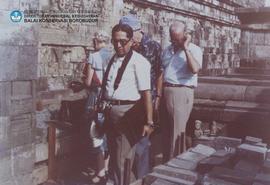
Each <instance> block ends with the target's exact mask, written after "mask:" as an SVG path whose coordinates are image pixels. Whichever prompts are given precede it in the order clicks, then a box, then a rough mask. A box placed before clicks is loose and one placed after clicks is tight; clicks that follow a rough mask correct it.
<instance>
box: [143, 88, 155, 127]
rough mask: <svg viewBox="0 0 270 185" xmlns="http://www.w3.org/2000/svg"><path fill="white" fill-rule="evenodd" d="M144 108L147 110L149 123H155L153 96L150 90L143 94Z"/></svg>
mask: <svg viewBox="0 0 270 185" xmlns="http://www.w3.org/2000/svg"><path fill="white" fill-rule="evenodd" d="M142 95H143V101H144V106H145V110H146V119H147V123H152V122H153V106H152V95H151V91H150V90H145V91H143V92H142Z"/></svg>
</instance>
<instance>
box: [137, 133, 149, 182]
mask: <svg viewBox="0 0 270 185" xmlns="http://www.w3.org/2000/svg"><path fill="white" fill-rule="evenodd" d="M149 152H150V141H149V138H148V137H143V138H142V139H141V140H140V141H139V142H138V143H137V144H136V152H135V160H134V163H135V164H134V165H135V175H136V178H137V179H141V178H142V177H144V176H145V175H146V174H147V173H149V170H150V166H149V165H150V160H149V155H150V153H149Z"/></svg>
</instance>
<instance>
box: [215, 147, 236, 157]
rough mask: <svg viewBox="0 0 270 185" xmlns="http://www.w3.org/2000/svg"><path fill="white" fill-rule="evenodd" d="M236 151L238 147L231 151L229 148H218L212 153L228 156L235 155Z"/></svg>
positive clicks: (216, 155) (217, 155)
mask: <svg viewBox="0 0 270 185" xmlns="http://www.w3.org/2000/svg"><path fill="white" fill-rule="evenodd" d="M235 152H236V149H235V148H233V149H231V150H229V151H227V150H217V151H216V152H215V153H213V154H212V156H215V157H226V156H229V155H234V154H235Z"/></svg>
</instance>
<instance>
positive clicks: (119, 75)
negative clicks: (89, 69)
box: [101, 50, 133, 99]
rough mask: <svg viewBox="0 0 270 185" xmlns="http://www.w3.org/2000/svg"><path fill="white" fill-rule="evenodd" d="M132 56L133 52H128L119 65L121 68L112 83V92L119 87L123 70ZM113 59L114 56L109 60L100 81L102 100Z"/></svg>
mask: <svg viewBox="0 0 270 185" xmlns="http://www.w3.org/2000/svg"><path fill="white" fill-rule="evenodd" d="M132 54H133V51H132V50H130V51H129V52H128V53H127V55H126V56H125V58H124V61H123V62H122V64H121V67H120V68H119V69H118V72H117V76H116V79H115V81H114V86H113V88H114V90H116V89H117V88H118V87H119V84H120V82H121V79H122V76H123V74H124V71H125V69H126V67H127V64H128V62H129V61H130V58H131V56H132ZM114 58H115V55H114V56H113V57H112V58H111V60H110V62H109V63H108V66H107V68H106V71H105V74H104V77H103V79H102V86H101V99H103V98H104V93H105V91H106V85H107V80H108V76H109V72H110V70H111V67H112V64H113V62H114Z"/></svg>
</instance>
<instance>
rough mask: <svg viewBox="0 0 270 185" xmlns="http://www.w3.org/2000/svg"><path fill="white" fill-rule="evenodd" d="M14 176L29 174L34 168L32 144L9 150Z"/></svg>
mask: <svg viewBox="0 0 270 185" xmlns="http://www.w3.org/2000/svg"><path fill="white" fill-rule="evenodd" d="M11 156H12V160H13V166H12V168H13V170H14V172H13V173H14V175H15V176H16V175H18V176H19V175H23V174H31V173H32V170H33V167H34V160H35V158H34V150H33V146H32V144H29V145H23V146H18V147H15V148H13V149H12V150H11Z"/></svg>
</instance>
